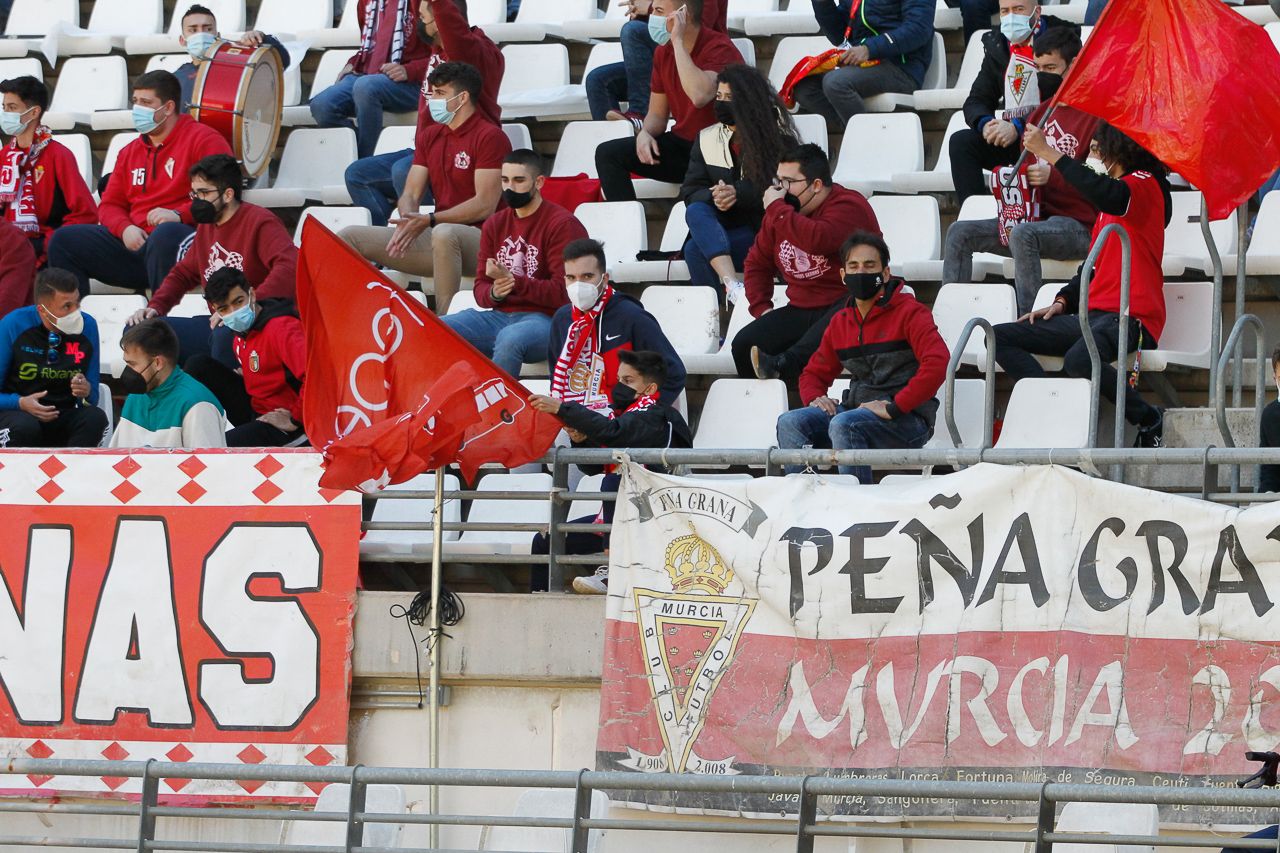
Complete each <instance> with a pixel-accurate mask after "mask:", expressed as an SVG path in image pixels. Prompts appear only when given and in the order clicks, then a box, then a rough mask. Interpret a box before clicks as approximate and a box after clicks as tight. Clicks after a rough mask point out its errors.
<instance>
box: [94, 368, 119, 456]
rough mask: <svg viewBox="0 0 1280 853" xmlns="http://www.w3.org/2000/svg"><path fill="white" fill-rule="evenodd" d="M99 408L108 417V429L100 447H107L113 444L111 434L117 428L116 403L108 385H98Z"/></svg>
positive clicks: (101, 383) (103, 435)
mask: <svg viewBox="0 0 1280 853" xmlns="http://www.w3.org/2000/svg"><path fill="white" fill-rule="evenodd" d="M98 408H99V409H101V410H102V413H103V414H104V415H106V416H107V428H106V429H105V430H103V433H102V441H101V442H100V443H99V444H98V446H99V447H107V446H109V445H110V444H111V434H112V433H113V432H115V428H116V403H115V400H112V399H111V389H110V388H108V387H107V385H106V383H104V382H99V383H98Z"/></svg>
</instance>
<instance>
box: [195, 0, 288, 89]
mask: <svg viewBox="0 0 1280 853" xmlns="http://www.w3.org/2000/svg"><path fill="white" fill-rule="evenodd" d="M179 2H181V0H179ZM221 40H222V36H220V35H219V34H218V19H217V18H215V17H214V15H213V10H212V9H209V8H208V7H206V6H201V5H199V4H197V5H194V6H192V7H191V8H189V9H187V11H186V12H184V13H183V15H182V32H181V33H180V34H179V35H178V43H179V44H181V45H182V46H183V47H184V48H186V49H187V55H188V56H190V57H191V61H190V62H184V63H183V64H182V65H179V66H178V67H177V69H176V70H174V72H173V76H174V77H177V78H178V82H179V83H180V84H182V111H183V112H184V113H185V112H186V111H187V110H188V109H189V108H190V107H191V93H192V91H193V90H194V89H195V85H196V71H197V70H199V69H197V68H196V66H197V65H199V64H200V63H201V62H204V61H205V59H206V58H208V55H209V54H210V53H211V52H212V50H213V47H214V45H216V44H217V43H218V42H219V41H221ZM235 43H236V44H238V45H240V46H241V47H247V48H256V47H261V46H262V45H264V44H265V45H267V46H268V47H271V48H274V49H275V52H276V55H277V56H279V57H280V66H281V67H282V68H288V67H289V51H287V50H285V49H284V45H282V44H280V40H279V39H277V38H276V37H275V36H269V35H267V34H266V33H264V32H261V31H259V30H249V32H247V33H245V34H244V35H242V36H240V38H239V39H237V40H236V42H235Z"/></svg>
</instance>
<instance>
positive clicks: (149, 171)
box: [49, 71, 231, 294]
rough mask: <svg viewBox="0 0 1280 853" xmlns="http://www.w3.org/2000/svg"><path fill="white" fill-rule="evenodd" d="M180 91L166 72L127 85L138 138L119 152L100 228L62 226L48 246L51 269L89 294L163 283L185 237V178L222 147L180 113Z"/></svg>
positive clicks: (189, 225) (225, 149)
mask: <svg viewBox="0 0 1280 853" xmlns="http://www.w3.org/2000/svg"><path fill="white" fill-rule="evenodd" d="M181 98H182V90H181V88H180V87H179V86H178V78H176V77H174V76H173V75H172V74H170V73H169V72H168V71H148V72H147V73H146V74H143V75H142V76H141V77H139V78H138V79H137V80H136V81H134V84H133V126H134V128H135V129H137V131H138V133H140V134H141V136H139V137H138V138H137V139H135V140H133V141H132V142H130V143H129V144H128V145H126V146H125V147H124V148H123V149H121V151H120V157H119V159H117V160H116V168H115V171H114V172H113V173H112V179H111V181H110V183H108V184H107V190H106V192H105V193H104V194H103V196H102V204H101V205H99V207H98V216H99V219H100V220H101V222H102V224H101V225H64V226H63V227H62V228H59V229H58V230H57V231H56V232H55V233H54V235H53V239H51V240H50V241H49V266H51V267H57V268H59V269H64V270H70V271H71V272H72V273H74V274H75V277H76V280H77V281H79V282H80V292H81V294H88V292H89V279H90V278H96V279H99V280H100V281H103V282H105V283H107V284H110V285H114V286H116V287H127V288H130V289H132V290H137V291H139V292H142V291H144V290H148V289H151V290H154V289H155V288H157V287H159V286H160V283H161V282H163V281H164V278H165V276H167V275H168V274H169V270H171V269H173V265H174V263H175V262H176V261H177V259H178V252H179V249H180V248H181V247H182V244H183V243H184V242H185V241H186V240H187V238H188V237H190V236H191V233H192V231H193V230H194V228H193V226H194V224H195V220H194V219H193V218H192V216H191V199H190V198H188V193H189V192H190V189H191V183H190V180H189V179H188V177H187V173H188V172H189V171H190V169H191V167H192V165H194V164H195V162H196V161H197V160H200V159H201V158H203V157H207V156H209V155H210V154H230V153H231V147H230V146H229V145H228V144H227V140H226V139H224V138H223V137H222V135H221V134H219V133H218V132H217V131H216V130H214V129H213V128H211V127H208V126H207V125H203V124H198V123H197V122H196V121H195V120H194V119H192V118H191V116H188V115H183V114H182V113H181V112H180V111H179V110H178V101H179V100H180V99H181Z"/></svg>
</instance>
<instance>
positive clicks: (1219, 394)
mask: <svg viewBox="0 0 1280 853" xmlns="http://www.w3.org/2000/svg"><path fill="white" fill-rule="evenodd" d="M1247 326H1251V327H1252V328H1253V332H1254V341H1255V344H1254V346H1255V347H1256V348H1257V349H1258V351H1259V353H1261V351H1262V349H1263V348H1264V347H1265V346H1266V343H1265V341H1266V333H1265V330H1264V329H1263V326H1262V321H1261V320H1260V319H1258V317H1257V315H1254V314H1244V315H1243V316H1241V317H1240V319H1239V320H1237V321H1236V322H1235V325H1233V326H1232V327H1231V334H1230V335H1228V336H1227V343H1226V346H1224V347H1223V348H1222V354H1221V355H1220V356H1218V358H1217V368H1218V369H1217V371H1216V379H1217V382H1216V384H1215V385H1214V386H1213V387H1212V388H1211V389H1210V391H1211V392H1212V393H1213V402H1214V414H1215V415H1216V417H1217V420H1218V433H1219V434H1220V435H1221V436H1222V443H1223V444H1225V445H1226V446H1227V447H1235V446H1236V442H1235V439H1234V438H1232V437H1231V430H1230V428H1229V427H1228V426H1227V411H1226V405H1227V387H1226V386H1227V377H1226V369H1227V359H1229V358H1231V357H1232V355H1233V354H1235V353H1236V352H1237V351H1238V352H1239V353H1240V355H1239V357H1238V358H1237V359H1236V366H1237V369H1239V368H1240V362H1242V361H1243V360H1244V340H1243V337H1242V336H1243V333H1244V330H1245V327H1247ZM1254 361H1255V367H1256V368H1257V377H1256V378H1255V379H1254V395H1255V397H1254V401H1253V408H1254V418H1255V421H1256V422H1257V423H1258V424H1261V422H1262V404H1263V402H1265V398H1266V382H1267V365H1266V362H1265V360H1264V359H1262V358H1261V357H1259V358H1256V359H1254ZM1236 390H1237V392H1239V390H1240V389H1239V386H1237V388H1236ZM1238 491H1240V465H1239V464H1236V465H1233V466H1232V467H1231V492H1232V493H1233V494H1234V493H1236V492H1238Z"/></svg>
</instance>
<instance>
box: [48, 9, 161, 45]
mask: <svg viewBox="0 0 1280 853" xmlns="http://www.w3.org/2000/svg"><path fill="white" fill-rule="evenodd" d="M163 29H164V7H163V6H162V4H161V0H95V2H94V4H93V11H92V12H90V13H89V25H88V26H87V27H86V28H85V30H84V31H82V32H68V31H67V28H66V26H65V25H64V27H63V31H62V32H61V33H59V34H58V36H57V47H58V55H59V56H83V55H88V54H102V53H110V52H111V51H112V49H120V48H123V47H124V46H125V41H126V39H127V38H128V37H129V36H157V35H159V34H160V32H161V31H162V30H163Z"/></svg>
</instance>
